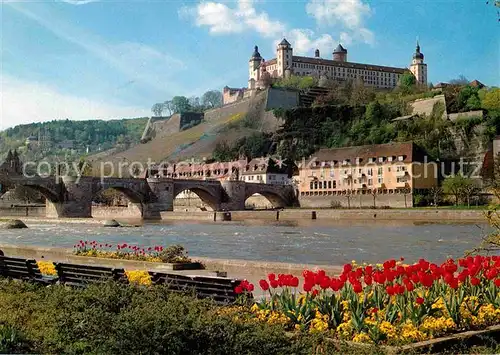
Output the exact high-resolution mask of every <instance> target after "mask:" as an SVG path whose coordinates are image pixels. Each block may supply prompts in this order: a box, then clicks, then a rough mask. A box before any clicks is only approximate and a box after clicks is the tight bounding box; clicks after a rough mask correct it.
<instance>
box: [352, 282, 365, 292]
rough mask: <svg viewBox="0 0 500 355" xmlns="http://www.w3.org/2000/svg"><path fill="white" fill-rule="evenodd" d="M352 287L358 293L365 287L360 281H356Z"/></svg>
mask: <svg viewBox="0 0 500 355" xmlns="http://www.w3.org/2000/svg"><path fill="white" fill-rule="evenodd" d="M352 289H353V290H354V292H356V293H360V292H361V291H363V287H362V286H361V284H360V283H355V284H354V285H352Z"/></svg>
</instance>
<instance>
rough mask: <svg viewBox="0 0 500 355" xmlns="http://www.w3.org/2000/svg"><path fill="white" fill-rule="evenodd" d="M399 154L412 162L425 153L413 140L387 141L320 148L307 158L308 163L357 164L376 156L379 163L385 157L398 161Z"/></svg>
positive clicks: (365, 162)
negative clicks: (346, 162) (345, 162)
mask: <svg viewBox="0 0 500 355" xmlns="http://www.w3.org/2000/svg"><path fill="white" fill-rule="evenodd" d="M399 156H403V162H405V163H410V162H413V161H423V157H424V153H423V151H421V150H420V149H419V148H418V147H416V146H415V145H414V144H413V142H404V143H387V144H375V145H362V146H353V147H345V148H335V149H320V150H319V151H317V152H316V153H314V154H313V155H311V156H310V157H309V159H306V163H308V162H310V161H314V160H315V161H316V162H318V163H321V162H326V163H328V164H326V165H327V166H330V165H331V164H333V165H335V164H342V163H343V162H344V160H347V161H348V162H349V163H350V164H356V162H357V159H359V164H361V165H364V164H367V163H369V162H370V160H369V159H370V158H375V160H374V163H378V162H379V160H378V158H380V157H382V158H384V162H386V161H387V158H388V157H393V161H397V158H398V157H399Z"/></svg>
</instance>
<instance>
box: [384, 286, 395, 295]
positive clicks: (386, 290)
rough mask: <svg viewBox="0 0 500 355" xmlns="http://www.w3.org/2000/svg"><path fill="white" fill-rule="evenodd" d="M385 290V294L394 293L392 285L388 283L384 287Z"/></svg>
mask: <svg viewBox="0 0 500 355" xmlns="http://www.w3.org/2000/svg"><path fill="white" fill-rule="evenodd" d="M385 292H387V294H388V295H389V296H392V295H394V293H395V292H394V287H393V286H390V285H389V286H387V287H386V288H385Z"/></svg>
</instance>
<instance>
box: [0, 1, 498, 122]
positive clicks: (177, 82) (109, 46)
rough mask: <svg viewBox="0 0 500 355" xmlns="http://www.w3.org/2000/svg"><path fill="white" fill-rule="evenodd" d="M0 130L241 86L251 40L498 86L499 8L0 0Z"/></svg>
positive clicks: (126, 112) (139, 110) (142, 110)
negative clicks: (414, 64)
mask: <svg viewBox="0 0 500 355" xmlns="http://www.w3.org/2000/svg"><path fill="white" fill-rule="evenodd" d="M0 3H1V4H0V5H1V8H0V20H1V25H0V56H1V66H0V89H1V90H0V97H1V101H0V103H1V107H0V115H1V117H0V129H4V128H7V127H11V126H14V125H17V124H21V123H29V122H35V121H36V122H39V121H47V120H53V119H66V118H69V119H96V118H100V119H110V118H127V117H142V116H151V106H152V105H153V104H154V103H156V102H163V101H165V100H168V99H171V98H172V97H173V96H175V95H184V96H187V97H190V96H200V95H202V94H203V93H204V92H205V91H207V90H211V89H216V90H221V89H222V88H223V87H224V86H225V85H228V86H230V87H246V86H247V80H248V60H249V58H250V56H251V54H252V52H253V47H254V46H255V45H258V46H259V50H260V53H261V54H262V56H263V57H264V58H265V59H271V58H274V57H275V46H276V44H277V43H278V42H279V41H280V40H281V39H282V38H283V37H286V38H287V40H288V41H289V42H290V43H291V44H292V47H293V49H294V54H296V55H308V56H313V55H314V54H313V53H314V50H315V49H316V48H318V49H319V50H320V52H321V57H323V58H331V55H332V54H331V53H332V50H333V49H334V48H335V47H336V45H337V44H338V43H342V45H343V46H344V47H345V48H347V50H348V52H349V53H348V59H349V61H353V62H358V63H371V64H379V65H388V66H397V67H407V66H408V65H409V63H410V61H411V56H412V53H413V52H414V50H415V43H416V40H417V38H418V40H419V42H420V45H421V51H422V52H423V53H424V55H425V62H426V63H427V64H428V73H429V74H428V75H429V81H430V82H433V83H437V82H441V81H448V80H450V79H453V78H457V77H458V76H459V75H464V76H465V77H467V78H468V79H470V80H473V79H478V80H479V81H481V82H483V83H485V84H486V85H495V86H500V36H499V31H498V30H499V28H500V27H499V26H500V23H499V22H498V18H497V13H496V10H495V9H494V8H493V7H492V6H488V5H486V4H485V1H480V0H432V1H431V0H424V1H408V0H383V1H379V0H372V1H368V0H300V1H297V0H295V1H294V0H262V1H254V0H238V1H225V2H216V1H198V0H191V1H176V0H32V1H29V0H25V1H22V0H0Z"/></svg>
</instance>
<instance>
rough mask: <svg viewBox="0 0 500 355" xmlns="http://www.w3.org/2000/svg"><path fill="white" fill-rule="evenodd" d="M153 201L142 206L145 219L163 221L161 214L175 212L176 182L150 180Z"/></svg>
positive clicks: (148, 180)
mask: <svg viewBox="0 0 500 355" xmlns="http://www.w3.org/2000/svg"><path fill="white" fill-rule="evenodd" d="M147 182H148V185H149V188H150V190H151V197H152V198H151V201H150V202H147V203H144V204H143V205H142V218H143V219H161V212H163V211H173V210H174V182H173V181H172V180H168V181H165V180H163V179H155V178H148V179H147Z"/></svg>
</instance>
